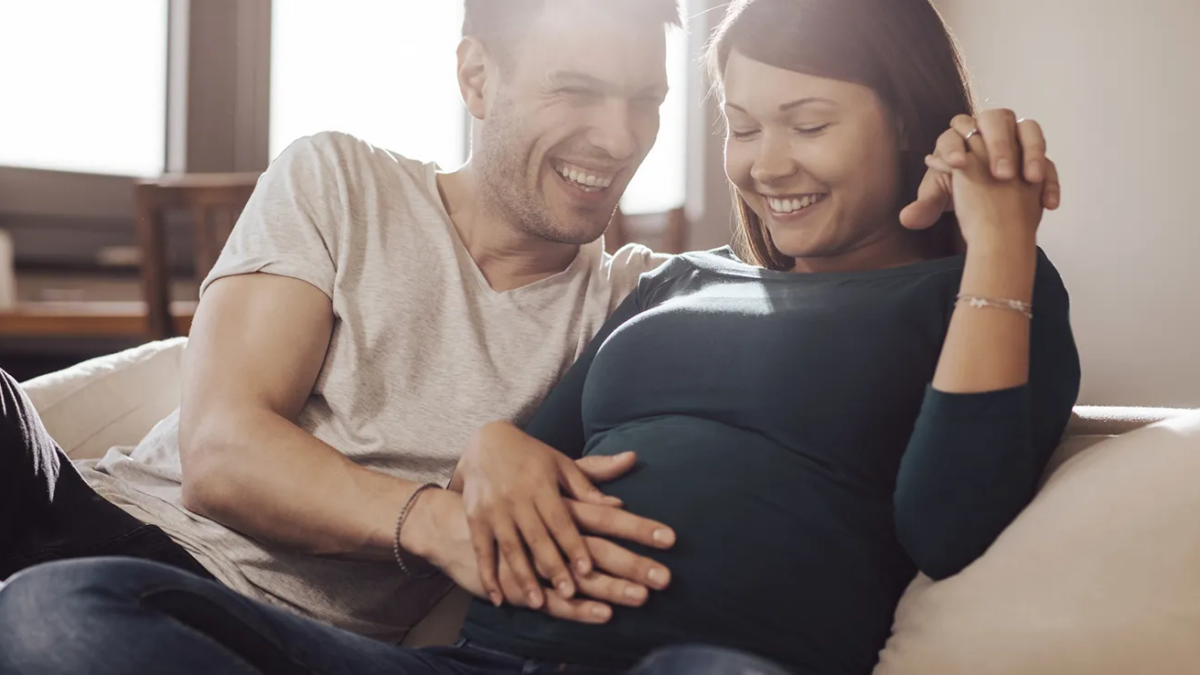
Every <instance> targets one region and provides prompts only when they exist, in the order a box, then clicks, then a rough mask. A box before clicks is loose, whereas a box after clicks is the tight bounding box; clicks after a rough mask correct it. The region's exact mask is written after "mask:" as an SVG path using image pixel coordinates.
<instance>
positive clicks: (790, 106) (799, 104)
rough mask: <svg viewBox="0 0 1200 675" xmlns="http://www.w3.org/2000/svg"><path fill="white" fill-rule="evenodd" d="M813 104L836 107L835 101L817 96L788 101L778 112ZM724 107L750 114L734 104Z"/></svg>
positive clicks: (726, 104) (727, 104)
mask: <svg viewBox="0 0 1200 675" xmlns="http://www.w3.org/2000/svg"><path fill="white" fill-rule="evenodd" d="M814 103H824V104H826V105H831V106H837V101H833V100H830V99H827V98H821V97H819V96H810V97H808V98H802V99H797V100H795V101H788V102H787V103H784V104H783V105H780V106H779V112H788V111H789V110H795V109H796V108H801V107H804V106H806V105H812V104H814ZM725 107H726V108H733V109H734V110H740V111H741V112H744V113H746V114H747V115H749V114H750V112H749V111H748V110H746V109H745V108H743V107H742V106H740V105H738V104H736V103H729V102H726V103H725Z"/></svg>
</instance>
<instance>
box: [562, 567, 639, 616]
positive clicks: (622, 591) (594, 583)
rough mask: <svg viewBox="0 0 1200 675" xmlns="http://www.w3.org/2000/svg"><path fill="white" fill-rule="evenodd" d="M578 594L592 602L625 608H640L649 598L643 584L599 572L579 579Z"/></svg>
mask: <svg viewBox="0 0 1200 675" xmlns="http://www.w3.org/2000/svg"><path fill="white" fill-rule="evenodd" d="M579 592H580V593H582V594H583V595H586V596H587V597H589V598H592V599H593V600H600V601H602V602H606V603H609V604H613V605H622V606H625V607H641V606H642V605H644V604H646V600H647V599H649V597H650V589H649V588H647V587H646V585H645V584H640V583H636V582H633V581H626V580H625V579H618V578H617V577H614V576H609V575H607V574H601V573H599V572H597V573H595V574H589V575H587V576H586V577H581V578H580V579H579Z"/></svg>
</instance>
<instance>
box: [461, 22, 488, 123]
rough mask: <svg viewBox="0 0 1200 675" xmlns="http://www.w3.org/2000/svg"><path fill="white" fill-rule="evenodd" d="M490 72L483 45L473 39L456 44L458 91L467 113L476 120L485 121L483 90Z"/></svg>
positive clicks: (464, 39) (468, 38)
mask: <svg viewBox="0 0 1200 675" xmlns="http://www.w3.org/2000/svg"><path fill="white" fill-rule="evenodd" d="M492 71H493V63H492V59H491V56H490V55H488V52H487V50H486V49H484V47H483V44H482V43H480V42H479V40H476V39H475V38H473V37H464V38H463V40H462V42H460V43H459V44H458V89H459V91H460V92H461V93H462V98H463V103H465V104H466V105H467V111H468V112H470V113H471V117H474V118H475V119H477V120H483V119H487V99H486V96H485V93H484V89H485V88H486V86H487V80H488V75H489V74H491V72H492Z"/></svg>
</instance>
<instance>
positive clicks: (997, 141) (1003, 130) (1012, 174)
mask: <svg viewBox="0 0 1200 675" xmlns="http://www.w3.org/2000/svg"><path fill="white" fill-rule="evenodd" d="M977 121H978V123H979V134H980V135H981V136H983V142H984V144H986V145H987V153H988V157H989V158H991V166H992V176H994V177H995V178H997V179H998V180H1009V179H1012V178H1016V177H1018V176H1020V175H1021V173H1022V172H1020V171H1018V170H1017V167H1018V166H1019V165H1020V162H1021V156H1020V154H1021V153H1020V148H1019V147H1018V146H1017V142H1016V141H1017V115H1016V114H1015V113H1014V112H1013V111H1011V110H1009V109H1007V108H996V109H994V110H985V111H983V112H982V113H980V114H979V116H978V118H977Z"/></svg>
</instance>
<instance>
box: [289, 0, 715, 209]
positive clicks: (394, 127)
mask: <svg viewBox="0 0 1200 675" xmlns="http://www.w3.org/2000/svg"><path fill="white" fill-rule="evenodd" d="M683 4H684V7H685V8H686V6H687V3H686V2H685V3H683ZM272 12H273V17H272V47H271V121H270V135H271V142H270V145H271V156H272V157H275V156H277V155H278V154H279V153H280V152H282V151H283V149H284V148H286V147H287V146H288V144H289V143H291V142H292V141H294V140H295V139H297V138H299V137H301V136H306V135H309V134H313V133H317V132H319V131H325V130H330V129H336V130H338V131H345V132H348V133H351V134H354V135H356V136H359V137H361V138H364V139H366V140H368V141H370V142H371V143H373V144H375V145H379V146H381V147H385V148H388V149H392V150H396V151H397V152H400V153H401V154H404V155H405V156H408V157H419V158H421V159H433V160H434V161H436V162H438V164H439V165H440V166H442V167H443V168H448V169H449V168H454V167H457V166H459V165H460V164H461V163H462V162H463V161H464V160H465V159H466V154H467V147H468V146H467V122H466V111H465V110H464V109H463V105H462V99H461V96H460V94H459V91H458V81H457V78H456V75H455V66H456V58H455V48H456V47H457V45H458V42H459V38H460V36H461V31H462V2H461V0H436V1H431V0H343V1H342V2H339V3H337V5H336V6H335V5H333V3H330V2H328V1H327V0H274V5H273V9H272ZM668 57H669V60H670V62H669V64H668V77H669V81H670V85H671V93H670V95H669V96H668V98H667V101H666V103H665V104H664V105H663V108H662V130H661V131H660V132H659V137H658V141H657V143H655V147H654V150H653V152H651V154H650V156H649V157H647V159H646V162H645V163H644V164H643V165H642V168H641V170H640V171H639V172H638V174H637V176H636V177H635V178H634V181H633V183H632V184H630V186H629V189H628V191H627V192H626V193H625V197H624V199H623V200H622V208H623V209H624V210H625V212H626V213H631V214H637V213H654V212H661V211H667V210H669V209H672V208H676V207H678V206H681V205H683V203H684V190H685V151H686V138H687V108H686V106H687V85H688V77H689V75H691V71H692V70H693V68H692V64H691V62H690V61H689V58H688V39H687V36H686V35H685V34H684V32H683V31H681V30H677V29H673V30H672V31H671V34H670V36H669V38H668Z"/></svg>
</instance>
